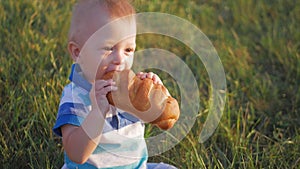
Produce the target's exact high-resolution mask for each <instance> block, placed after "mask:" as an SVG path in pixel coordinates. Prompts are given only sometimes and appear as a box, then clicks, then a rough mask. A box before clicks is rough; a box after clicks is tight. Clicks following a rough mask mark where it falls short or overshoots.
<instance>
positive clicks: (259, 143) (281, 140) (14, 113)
mask: <svg viewBox="0 0 300 169" xmlns="http://www.w3.org/2000/svg"><path fill="white" fill-rule="evenodd" d="M74 2H75V0H70V1H48V0H24V1H9V0H0V24H1V26H0V35H1V37H0V46H1V47H0V48H1V50H0V128H1V131H0V151H1V152H0V168H3V169H8V168H11V169H12V168H13V169H14V168H54V169H56V168H59V167H60V166H61V165H62V164H63V149H62V145H61V140H60V138H58V137H56V136H55V135H54V134H53V132H52V127H53V125H54V123H55V118H56V112H57V108H58V103H59V98H60V95H61V92H62V88H63V86H64V85H65V84H67V83H68V80H67V77H68V74H69V68H70V66H71V64H72V62H71V60H70V58H69V56H68V53H67V50H66V39H67V32H68V26H69V19H70V11H71V8H72V4H74ZM134 5H135V6H136V8H137V11H138V12H147V11H152V12H164V13H170V14H173V15H177V16H179V17H182V18H184V19H186V20H188V21H190V22H191V23H193V24H195V25H197V26H198V27H199V28H200V29H201V30H202V31H203V32H204V33H205V34H206V35H207V36H208V38H209V39H210V40H211V41H212V43H213V45H214V46H215V48H216V50H217V52H218V54H219V56H220V59H221V61H222V63H223V66H224V70H225V73H226V80H227V94H226V95H227V100H226V107H225V110H224V113H223V117H222V119H221V122H220V124H219V125H218V128H217V130H216V131H215V133H214V135H213V136H212V137H211V138H209V139H208V140H207V141H206V142H205V143H203V144H200V143H199V142H198V136H199V130H200V129H201V127H202V125H203V122H204V121H205V117H206V115H207V111H206V110H207V108H208V106H209V102H208V96H209V89H208V88H209V85H210V84H209V80H208V77H207V73H206V71H205V69H204V68H203V66H202V63H201V61H200V60H199V59H197V57H193V55H194V54H193V53H192V52H191V51H189V50H188V49H187V48H186V47H184V45H182V44H180V43H179V42H174V40H172V39H170V38H169V39H166V38H165V37H156V36H154V35H152V36H151V35H149V36H144V37H139V38H138V42H137V43H138V49H142V48H148V47H157V48H164V49H166V50H169V51H172V52H174V53H176V54H177V55H178V56H181V57H182V59H183V60H184V61H185V62H186V63H187V65H189V67H190V68H191V70H193V73H194V74H195V77H196V79H197V80H198V85H199V91H200V93H201V98H200V99H201V106H202V107H203V109H202V110H201V111H200V112H199V117H198V118H197V121H196V124H195V125H194V127H193V128H192V130H191V131H190V132H189V134H188V135H187V136H186V137H185V138H184V139H183V140H182V141H181V142H180V143H179V144H178V145H176V146H175V147H174V148H172V149H171V150H169V151H167V152H165V153H163V154H161V155H157V156H154V157H150V159H149V161H154V162H158V161H163V162H166V163H170V164H173V165H175V166H177V167H178V168H184V169H185V168H191V169H194V168H245V169H246V168H247V169H248V168H253V169H254V168H300V31H299V28H300V1H296V0H286V1H271V0H265V1H258V0H255V1H247V0H236V1H229V0H226V1H222V0H212V1H206V0H200V1H199V0H190V1H187V0H185V1H179V0H165V1H159V0H153V1H147V0H136V1H134ZM174 26H176V25H174ZM159 38H161V39H163V40H164V41H163V42H165V43H157V41H153V43H146V42H149V41H147V40H151V39H152V40H155V39H156V40H157V39H159ZM170 90H171V91H172V93H173V94H174V95H175V96H176V97H178V94H177V93H176V91H175V89H174V90H173V89H170ZM151 132H154V131H152V129H151V127H148V128H147V134H148V135H151Z"/></svg>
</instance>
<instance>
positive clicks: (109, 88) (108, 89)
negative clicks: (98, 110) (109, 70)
mask: <svg viewBox="0 0 300 169" xmlns="http://www.w3.org/2000/svg"><path fill="white" fill-rule="evenodd" d="M116 90H118V87H117V86H106V87H104V88H102V89H101V90H99V91H96V95H107V93H108V92H111V91H116Z"/></svg>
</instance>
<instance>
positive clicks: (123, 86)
mask: <svg viewBox="0 0 300 169" xmlns="http://www.w3.org/2000/svg"><path fill="white" fill-rule="evenodd" d="M102 79H104V80H107V79H113V80H114V81H115V82H116V86H117V87H118V90H117V91H113V92H109V93H108V94H107V99H108V102H109V103H110V104H111V105H113V106H115V107H117V108H119V109H122V110H124V111H127V112H130V113H132V114H133V115H135V116H136V117H138V118H140V119H141V120H143V121H144V122H149V123H151V124H154V125H156V126H157V127H159V128H161V129H163V130H167V129H170V128H172V127H173V126H174V124H175V122H176V121H177V120H178V118H179V115H180V109H179V105H178V102H177V100H176V99H175V98H173V97H172V96H170V94H169V92H168V90H167V88H166V87H165V86H163V85H160V84H153V81H152V80H151V79H147V78H146V79H143V80H142V79H140V78H138V77H137V76H136V75H135V73H134V72H133V71H132V70H124V71H121V72H114V71H112V72H108V73H106V74H105V75H104V76H103V77H102Z"/></svg>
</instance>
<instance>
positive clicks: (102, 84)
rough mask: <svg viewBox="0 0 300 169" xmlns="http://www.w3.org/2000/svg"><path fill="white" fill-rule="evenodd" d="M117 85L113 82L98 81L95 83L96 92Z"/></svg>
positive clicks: (110, 80)
mask: <svg viewBox="0 0 300 169" xmlns="http://www.w3.org/2000/svg"><path fill="white" fill-rule="evenodd" d="M115 84H116V83H115V82H114V81H113V80H112V79H109V80H97V81H96V83H95V90H101V89H102V88H104V87H106V86H111V85H115Z"/></svg>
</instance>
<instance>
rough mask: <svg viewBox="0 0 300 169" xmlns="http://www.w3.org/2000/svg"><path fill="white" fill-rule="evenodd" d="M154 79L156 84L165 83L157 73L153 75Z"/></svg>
mask: <svg viewBox="0 0 300 169" xmlns="http://www.w3.org/2000/svg"><path fill="white" fill-rule="evenodd" d="M152 80H153V83H154V84H161V85H162V84H163V83H162V81H161V80H160V78H159V77H158V76H157V75H156V74H154V75H153V77H152Z"/></svg>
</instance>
